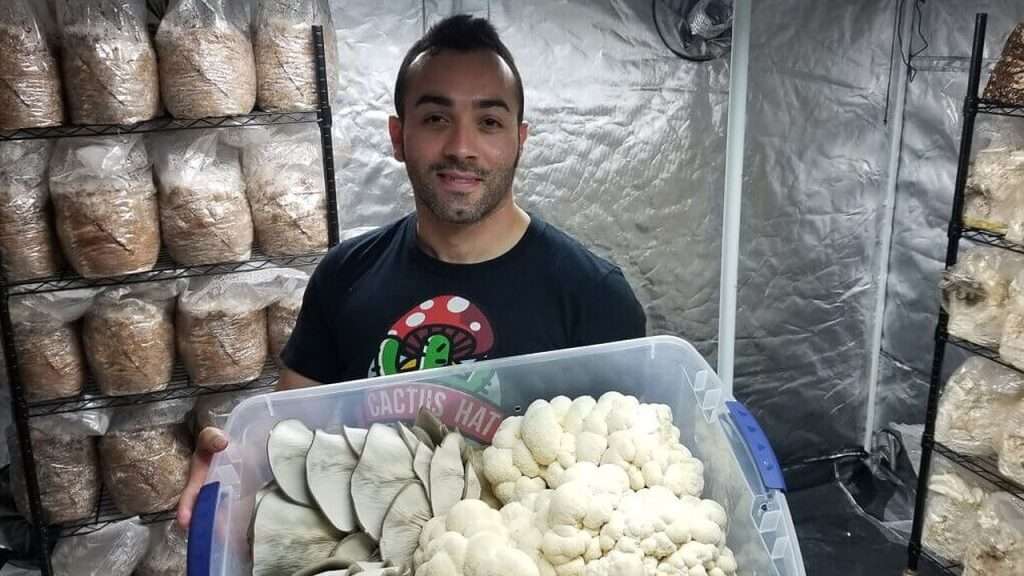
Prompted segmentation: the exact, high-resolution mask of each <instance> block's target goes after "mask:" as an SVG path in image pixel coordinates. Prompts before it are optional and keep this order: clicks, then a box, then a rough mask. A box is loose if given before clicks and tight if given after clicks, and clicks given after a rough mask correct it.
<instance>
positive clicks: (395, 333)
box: [388, 330, 398, 336]
mask: <svg viewBox="0 0 1024 576" xmlns="http://www.w3.org/2000/svg"><path fill="white" fill-rule="evenodd" d="M388 336H398V330H388Z"/></svg>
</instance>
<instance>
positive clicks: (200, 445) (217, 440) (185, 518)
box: [177, 426, 228, 528]
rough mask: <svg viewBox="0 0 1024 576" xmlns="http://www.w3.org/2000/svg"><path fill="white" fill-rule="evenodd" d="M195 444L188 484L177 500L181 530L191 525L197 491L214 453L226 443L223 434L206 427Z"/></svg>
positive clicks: (204, 478)
mask: <svg viewBox="0 0 1024 576" xmlns="http://www.w3.org/2000/svg"><path fill="white" fill-rule="evenodd" d="M196 444H197V446H196V451H195V452H194V453H193V454H192V461H191V467H190V468H189V476H188V483H187V484H186V485H185V489H184V490H182V493H181V497H180V498H179V499H178V510H177V519H178V524H179V525H180V526H181V527H182V528H188V526H189V524H191V523H192V509H193V508H194V507H195V503H196V499H197V498H198V497H199V491H200V490H201V489H202V488H203V484H204V483H205V482H206V475H207V473H208V472H209V470H210V461H211V460H213V455H214V453H215V452H220V451H221V450H224V449H225V448H226V447H227V445H228V441H227V437H226V436H224V433H223V432H221V431H220V430H218V429H217V428H213V427H212V426H208V427H206V428H203V430H202V431H201V432H200V433H199V438H198V439H197V441H196Z"/></svg>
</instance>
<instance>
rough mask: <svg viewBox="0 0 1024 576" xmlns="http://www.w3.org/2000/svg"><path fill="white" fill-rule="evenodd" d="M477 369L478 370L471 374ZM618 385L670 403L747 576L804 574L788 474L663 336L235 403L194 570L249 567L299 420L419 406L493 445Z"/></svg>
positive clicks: (234, 572) (698, 361)
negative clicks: (284, 444)
mask: <svg viewBox="0 0 1024 576" xmlns="http://www.w3.org/2000/svg"><path fill="white" fill-rule="evenodd" d="M473 373H476V375H475V376H474V377H473V378H469V376H470V375H471V374H473ZM481 373H483V374H487V375H488V376H490V379H491V381H492V382H500V384H499V385H498V388H499V389H500V390H501V400H500V406H499V405H496V404H491V403H490V402H487V401H486V400H482V399H480V398H478V397H476V396H473V395H471V394H469V393H466V392H463V391H461V390H458V389H457V388H455V387H454V384H453V382H456V381H458V380H459V379H460V378H461V379H463V380H467V381H470V382H473V381H479V378H480V374H481ZM610 390H617V391H619V392H621V393H623V394H631V395H633V396H636V397H637V398H638V399H639V400H640V401H641V402H655V403H664V404H667V405H668V406H669V407H671V408H672V414H673V417H674V419H675V425H676V426H677V427H678V428H679V430H680V440H681V441H682V442H683V443H684V444H685V445H686V446H687V447H688V448H690V450H691V451H692V452H693V454H694V456H696V457H697V458H700V459H701V460H702V461H703V462H704V465H705V471H704V477H705V489H704V494H703V497H704V498H712V499H714V500H716V501H718V502H719V503H720V504H722V506H724V507H725V509H726V511H727V512H728V513H729V518H730V525H729V533H728V540H727V544H728V546H729V547H730V548H731V549H732V550H733V551H734V552H735V555H736V560H737V562H738V564H739V567H740V572H739V573H740V574H744V575H745V576H804V574H806V573H805V571H804V565H803V558H802V556H801V555H800V546H799V543H798V542H797V538H796V532H795V530H794V528H793V520H792V517H791V516H790V513H789V506H788V504H787V502H786V496H785V494H784V490H785V485H784V482H783V478H782V472H781V469H780V467H779V465H778V462H777V461H776V460H775V455H774V453H773V452H772V449H771V446H770V444H769V442H768V439H767V438H766V437H765V436H764V433H763V432H762V431H761V429H760V427H759V426H758V425H757V422H756V421H755V420H754V418H753V416H752V415H751V414H750V413H749V412H747V411H746V409H745V408H743V406H742V405H741V404H739V403H738V402H736V401H735V399H734V398H732V396H731V395H730V394H729V393H728V392H727V391H726V390H725V389H724V388H723V386H722V383H721V381H719V379H718V376H717V375H715V373H714V371H713V370H712V369H711V367H710V366H708V364H707V362H705V361H704V359H703V358H702V357H701V356H700V354H698V353H697V351H696V350H695V349H694V348H693V347H692V346H691V345H690V344H688V343H687V342H685V341H683V340H680V339H678V338H674V337H670V336H655V337H650V338H641V339H637V340H629V341H625V342H615V343H611V344H602V345H598V346H588V347H584V348H574V349H568V350H560V351H555V352H544V353H540V354H531V355H526V356H517V357H512V358H502V359H497V360H488V361H485V362H477V363H473V364H463V365H459V366H452V367H448V368H439V369H433V370H427V371H422V372H412V373H407V374H398V375H394V376H386V377H381V378H373V379H367V380H359V381H355V382H347V383H341V384H332V385H326V386H318V387H316V388H307V389H302V390H292V391H287V392H276V393H271V394H265V395H261V396H255V397H253V398H249V399H248V400H246V401H245V402H243V403H242V404H240V405H239V406H238V407H237V408H235V409H234V411H232V413H231V416H230V417H229V418H228V422H227V426H226V432H227V435H228V437H229V438H231V442H230V444H229V447H228V449H227V450H226V451H224V452H222V453H220V454H218V455H217V456H216V457H214V459H213V462H212V463H211V466H210V472H209V476H208V478H207V484H206V485H205V486H204V487H203V489H202V491H201V492H200V495H199V500H198V502H197V504H196V508H195V510H194V512H193V519H192V527H191V530H190V533H189V539H188V547H189V550H188V565H189V566H188V574H189V576H242V575H246V576H247V575H248V574H251V573H252V566H251V559H250V558H251V557H250V554H249V550H248V542H247V532H248V527H249V524H250V520H251V515H252V509H253V501H254V499H255V497H256V493H257V492H258V491H259V489H260V488H262V487H263V486H264V484H266V483H267V482H268V481H269V480H271V478H272V476H271V472H270V465H269V463H268V461H267V447H266V446H267V438H268V435H269V433H270V429H271V428H272V427H273V426H274V424H275V423H277V422H279V421H281V420H285V419H288V418H299V419H301V420H302V421H303V422H305V423H306V425H307V426H310V427H311V428H313V427H320V428H325V429H328V430H332V429H337V428H339V427H340V426H341V425H342V424H344V425H348V426H368V425H369V424H370V423H371V422H377V421H389V420H391V421H393V420H407V419H412V418H413V417H414V415H415V413H416V411H417V409H418V408H419V406H420V405H421V404H427V405H428V407H430V408H431V409H433V410H434V411H435V413H437V412H439V411H440V412H443V414H442V416H441V419H442V420H443V421H445V422H446V423H447V424H448V425H449V426H452V425H454V426H456V427H458V428H459V429H460V430H461V431H462V432H463V434H464V435H466V436H468V437H471V438H474V439H476V440H480V441H484V442H487V441H489V439H490V436H491V435H493V433H494V431H495V430H496V429H497V425H498V423H500V421H501V420H502V419H503V418H504V417H505V416H509V415H512V414H514V413H516V412H521V411H524V410H525V409H526V407H527V406H529V404H530V402H532V401H533V400H535V399H537V398H545V399H550V398H553V397H554V396H558V395H566V396H569V397H570V398H573V397H576V396H580V395H584V394H590V395H592V396H594V397H597V396H599V395H600V394H602V393H604V392H607V391H610Z"/></svg>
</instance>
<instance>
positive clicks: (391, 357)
mask: <svg viewBox="0 0 1024 576" xmlns="http://www.w3.org/2000/svg"><path fill="white" fill-rule="evenodd" d="M401 350H402V343H401V342H399V341H398V339H397V338H385V339H384V341H383V342H381V343H380V350H379V351H378V352H377V365H378V366H380V374H381V376H390V375H392V374H398V372H399V366H398V360H399V356H400V354H401Z"/></svg>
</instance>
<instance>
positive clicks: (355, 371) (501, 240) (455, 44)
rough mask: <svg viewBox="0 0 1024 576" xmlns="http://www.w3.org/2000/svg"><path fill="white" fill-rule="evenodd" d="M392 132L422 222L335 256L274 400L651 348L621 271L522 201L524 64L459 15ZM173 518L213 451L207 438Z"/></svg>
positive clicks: (402, 224)
mask: <svg viewBox="0 0 1024 576" xmlns="http://www.w3.org/2000/svg"><path fill="white" fill-rule="evenodd" d="M395 107H396V113H397V116H393V117H391V118H390V120H389V126H388V127H389V130H390V134H391V142H392V146H393V148H394V156H395V158H396V159H398V160H399V161H401V162H404V163H405V165H406V170H407V172H408V175H409V180H410V181H411V183H412V188H413V192H414V196H415V202H416V210H415V213H413V214H411V215H409V216H406V217H405V218H402V219H401V220H398V221H397V222H395V223H393V224H391V225H388V226H385V227H383V228H381V229H378V230H375V231H373V232H370V233H368V234H365V235H363V236H360V237H358V238H354V239H351V240H349V241H346V242H343V243H342V244H341V245H340V246H338V247H336V248H334V249H333V250H331V252H330V253H329V254H328V255H327V256H326V257H325V259H324V260H323V262H321V264H320V265H319V266H318V267H317V269H316V271H315V272H314V274H313V276H312V278H311V279H310V282H309V286H308V288H307V289H306V293H305V297H304V300H303V305H302V310H301V312H300V313H299V319H298V322H297V324H296V326H295V330H294V332H293V333H292V336H291V339H290V340H289V342H288V345H287V346H286V347H285V350H284V352H283V353H282V359H283V360H284V363H285V365H286V366H287V367H288V368H287V369H286V370H284V371H283V373H282V375H281V380H280V382H279V384H278V388H279V389H290V388H298V387H303V386H312V385H316V384H319V383H330V382H340V381H343V380H352V379H356V378H365V377H367V376H375V375H384V374H393V373H398V372H404V371H410V370H420V369H425V368H433V367H438V366H446V365H451V364H457V363H466V362H473V361H478V360H484V359H487V358H496V357H500V356H514V355H520V354H529V353H533V352H542V351H546V350H556V349H562V348H570V347H576V346H585V345H589V344H597V343H602V342H609V341H615V340H624V339H629V338H638V337H642V336H644V333H645V329H646V319H645V316H644V312H643V309H642V308H641V307H640V305H639V303H638V302H637V300H636V297H635V296H634V294H633V291H632V290H631V289H630V287H629V285H628V283H627V282H626V280H625V278H624V277H623V275H622V272H621V270H619V268H617V267H616V266H614V265H612V264H610V263H609V262H607V261H605V260H603V259H601V258H598V257H597V256H595V255H594V254H592V253H590V252H589V251H587V250H586V249H585V248H584V247H583V246H582V245H580V244H579V243H578V242H576V241H575V240H573V239H571V238H570V237H569V236H567V235H565V234H564V233H563V232H561V231H559V230H557V229H556V228H555V227H553V226H551V225H550V224H547V223H545V222H543V221H542V220H541V219H540V218H538V217H537V216H535V215H532V214H528V213H527V212H525V211H524V210H522V209H521V208H520V207H519V206H518V205H517V204H516V202H515V199H514V197H513V192H512V182H513V178H514V174H515V170H516V167H517V166H518V163H519V157H520V154H521V152H522V148H523V144H524V143H525V142H526V137H527V131H528V130H527V125H526V124H525V123H524V122H523V108H524V102H523V86H522V81H521V79H520V76H519V72H518V70H517V69H516V65H515V62H514V60H513V58H512V55H511V54H510V53H509V51H508V49H507V48H506V47H505V45H504V44H503V43H502V42H501V40H500V39H499V38H498V35H497V32H496V31H495V30H494V28H493V27H492V26H491V25H490V23H488V22H487V21H486V20H483V19H479V18H471V17H469V16H465V15H462V16H454V17H451V18H449V19H447V20H444V21H442V22H440V23H438V24H437V25H435V26H434V27H432V28H431V30H430V31H429V32H428V33H427V34H426V35H425V36H424V37H423V38H422V39H420V40H419V41H418V42H417V43H416V44H415V45H413V47H412V48H411V49H410V50H409V52H408V54H407V55H406V57H405V60H404V61H403V62H402V66H401V68H400V69H399V72H398V78H397V81H396V84H395ZM198 444H199V448H198V449H197V452H196V455H195V456H194V457H193V469H192V477H191V478H190V481H189V485H188V487H187V488H186V490H185V492H184V493H183V495H182V498H181V503H180V504H179V508H178V518H179V521H180V522H181V523H182V524H183V525H187V524H188V522H189V519H190V517H191V509H192V506H193V503H194V501H195V497H196V494H197V493H198V490H199V488H200V487H201V485H202V482H203V480H204V478H205V476H206V471H207V467H208V465H209V460H210V458H211V456H212V454H213V452H215V451H218V450H222V449H224V447H225V446H226V445H227V439H226V438H225V437H224V435H223V434H222V433H221V432H220V431H218V430H216V429H213V428H208V429H206V430H203V431H202V433H201V434H200V436H199V442H198Z"/></svg>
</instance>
